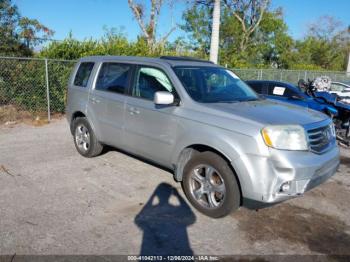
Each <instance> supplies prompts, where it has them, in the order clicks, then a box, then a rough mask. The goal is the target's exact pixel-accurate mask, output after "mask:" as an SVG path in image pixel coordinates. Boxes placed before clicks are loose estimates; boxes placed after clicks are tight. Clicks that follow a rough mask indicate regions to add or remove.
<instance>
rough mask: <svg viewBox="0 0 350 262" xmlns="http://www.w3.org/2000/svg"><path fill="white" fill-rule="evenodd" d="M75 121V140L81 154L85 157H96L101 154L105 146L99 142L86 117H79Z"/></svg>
mask: <svg viewBox="0 0 350 262" xmlns="http://www.w3.org/2000/svg"><path fill="white" fill-rule="evenodd" d="M73 121H74V122H73V140H74V145H75V148H76V149H77V151H78V152H79V154H81V155H82V156H84V157H94V156H98V155H99V154H101V152H102V150H103V145H102V144H101V143H100V142H98V140H97V138H96V135H95V133H94V131H93V130H92V128H91V126H90V124H89V121H88V120H87V119H86V117H77V118H76V119H74V120H73Z"/></svg>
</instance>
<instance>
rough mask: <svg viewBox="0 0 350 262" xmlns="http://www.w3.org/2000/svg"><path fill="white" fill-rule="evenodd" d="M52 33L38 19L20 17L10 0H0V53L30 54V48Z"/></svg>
mask: <svg viewBox="0 0 350 262" xmlns="http://www.w3.org/2000/svg"><path fill="white" fill-rule="evenodd" d="M52 35H53V31H52V30H50V29H49V28H47V27H46V26H44V25H43V24H41V23H40V22H39V21H38V20H36V19H30V18H27V17H21V16H20V14H19V11H18V8H17V6H16V5H15V4H13V3H12V0H0V55H6V56H8V55H10V56H31V55H32V49H31V48H33V47H34V46H35V45H37V44H39V43H41V42H42V41H43V39H45V38H47V37H50V36H52Z"/></svg>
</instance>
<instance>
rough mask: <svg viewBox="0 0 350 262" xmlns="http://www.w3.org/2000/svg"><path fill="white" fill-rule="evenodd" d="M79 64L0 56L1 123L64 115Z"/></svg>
mask: <svg viewBox="0 0 350 262" xmlns="http://www.w3.org/2000/svg"><path fill="white" fill-rule="evenodd" d="M74 64H75V61H66V60H50V59H36V58H12V57H0V123H1V122H5V121H14V120H17V119H18V118H23V117H29V118H34V117H35V118H38V117H40V118H42V119H47V120H50V116H51V115H52V113H63V112H64V108H65V97H66V86H67V83H68V79H69V75H70V73H71V70H72V68H73V66H74Z"/></svg>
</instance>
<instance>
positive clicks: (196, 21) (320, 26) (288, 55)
mask: <svg viewBox="0 0 350 262" xmlns="http://www.w3.org/2000/svg"><path fill="white" fill-rule="evenodd" d="M211 16H212V6H211V5H210V4H208V3H206V4H193V5H192V6H191V7H190V8H189V9H188V10H185V12H184V14H183V20H184V23H183V25H182V26H181V28H182V29H183V30H184V31H185V32H187V33H188V35H189V38H190V40H189V43H190V44H191V46H190V47H191V49H192V50H197V51H199V52H198V54H199V55H201V56H203V57H204V56H206V55H208V53H209V46H210V35H211ZM243 36H244V34H243V31H242V26H241V24H240V22H239V21H238V19H237V18H236V17H235V16H233V15H232V13H231V11H230V10H229V9H228V8H227V7H226V6H225V5H222V10H221V25H220V55H219V61H220V64H223V65H227V66H229V67H236V68H237V67H238V68H249V67H254V68H271V67H272V68H281V69H318V70H319V69H324V70H344V69H345V67H346V61H347V54H348V53H349V51H350V36H349V31H347V32H346V30H343V29H342V28H340V23H338V22H337V21H336V20H335V19H333V18H330V17H325V18H324V19H322V18H321V20H320V21H319V23H315V25H313V26H312V28H310V31H309V33H308V34H307V36H306V37H305V38H304V39H303V40H298V41H295V40H294V39H293V38H292V37H291V36H290V35H289V34H288V27H287V25H286V23H285V21H284V17H283V12H282V9H281V8H277V9H275V10H271V9H269V10H267V11H266V12H265V13H264V15H263V17H262V20H261V23H260V24H259V26H258V29H257V30H256V31H254V32H253V34H251V35H250V36H249V39H248V41H247V43H246V48H244V49H242V48H241V47H240V44H241V41H242V38H243ZM242 50H243V51H242Z"/></svg>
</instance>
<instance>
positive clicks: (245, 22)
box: [224, 0, 269, 51]
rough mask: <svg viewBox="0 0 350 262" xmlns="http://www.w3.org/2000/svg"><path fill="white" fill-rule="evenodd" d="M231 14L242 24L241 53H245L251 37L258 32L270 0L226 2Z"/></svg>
mask: <svg viewBox="0 0 350 262" xmlns="http://www.w3.org/2000/svg"><path fill="white" fill-rule="evenodd" d="M224 3H225V5H226V6H227V8H228V10H229V11H230V12H231V14H232V15H233V16H234V17H235V18H236V19H237V20H238V21H239V22H240V25H241V29H242V30H241V31H242V37H241V40H240V51H245V49H246V48H247V45H248V43H249V39H250V37H251V35H252V34H253V33H254V32H255V31H256V30H257V28H258V26H259V24H260V22H261V20H262V18H263V16H264V12H265V11H266V9H267V7H268V5H269V0H224Z"/></svg>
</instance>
